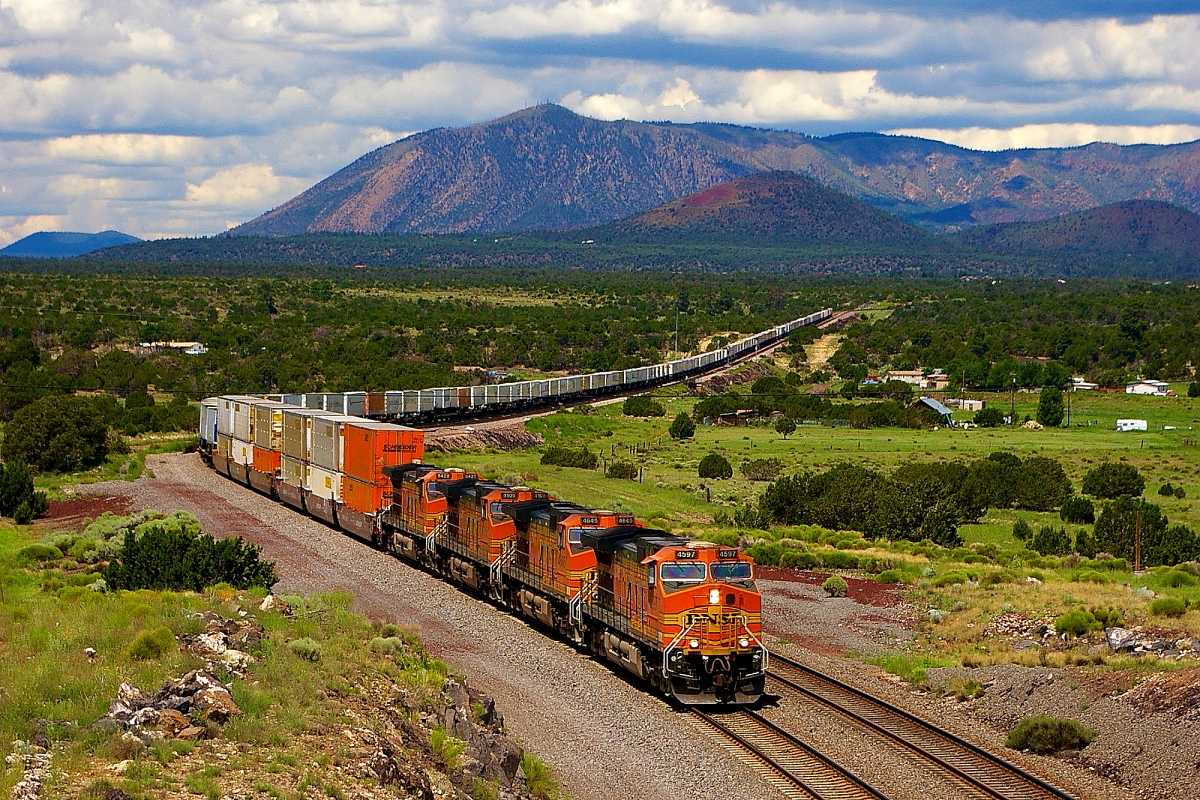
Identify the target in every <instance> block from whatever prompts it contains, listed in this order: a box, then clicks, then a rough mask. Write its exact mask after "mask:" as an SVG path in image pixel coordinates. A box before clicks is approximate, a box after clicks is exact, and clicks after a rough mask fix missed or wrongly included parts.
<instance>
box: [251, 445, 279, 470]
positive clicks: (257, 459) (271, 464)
mask: <svg viewBox="0 0 1200 800" xmlns="http://www.w3.org/2000/svg"><path fill="white" fill-rule="evenodd" d="M254 468H255V469H256V470H258V471H259V472H265V473H267V474H268V475H274V474H276V473H278V472H279V451H277V450H270V449H268V448H266V447H259V446H258V445H254Z"/></svg>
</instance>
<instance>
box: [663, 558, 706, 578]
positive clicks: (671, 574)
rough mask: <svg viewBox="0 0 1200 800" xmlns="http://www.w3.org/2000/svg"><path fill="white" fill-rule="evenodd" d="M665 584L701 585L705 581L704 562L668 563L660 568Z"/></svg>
mask: <svg viewBox="0 0 1200 800" xmlns="http://www.w3.org/2000/svg"><path fill="white" fill-rule="evenodd" d="M659 574H660V575H661V576H662V580H663V583H700V582H701V581H703V580H704V562H702V561H667V562H665V563H664V564H663V565H662V566H661V567H660V568H659Z"/></svg>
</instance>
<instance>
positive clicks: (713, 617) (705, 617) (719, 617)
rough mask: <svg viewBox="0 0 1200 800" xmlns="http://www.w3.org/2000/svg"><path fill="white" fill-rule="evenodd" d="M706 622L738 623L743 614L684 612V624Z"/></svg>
mask: <svg viewBox="0 0 1200 800" xmlns="http://www.w3.org/2000/svg"><path fill="white" fill-rule="evenodd" d="M697 622H704V623H707V624H709V625H736V624H737V623H738V622H741V614H684V615H683V624H684V625H695V624H696V623H697Z"/></svg>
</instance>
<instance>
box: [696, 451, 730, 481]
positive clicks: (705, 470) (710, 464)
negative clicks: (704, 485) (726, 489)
mask: <svg viewBox="0 0 1200 800" xmlns="http://www.w3.org/2000/svg"><path fill="white" fill-rule="evenodd" d="M697 473H698V474H699V476H700V477H701V478H719V479H725V478H732V477H733V466H732V465H731V464H730V463H729V459H727V458H725V456H723V455H720V454H719V453H709V454H708V455H706V456H705V457H704V458H702V459H700V468H699V469H698V470H697Z"/></svg>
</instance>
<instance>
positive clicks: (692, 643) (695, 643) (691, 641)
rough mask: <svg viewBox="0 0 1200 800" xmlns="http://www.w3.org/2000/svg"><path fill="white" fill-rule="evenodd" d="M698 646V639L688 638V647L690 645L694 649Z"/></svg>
mask: <svg viewBox="0 0 1200 800" xmlns="http://www.w3.org/2000/svg"><path fill="white" fill-rule="evenodd" d="M699 646H700V640H699V639H688V647H690V648H692V649H693V650H695V649H696V648H698V647H699Z"/></svg>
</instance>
